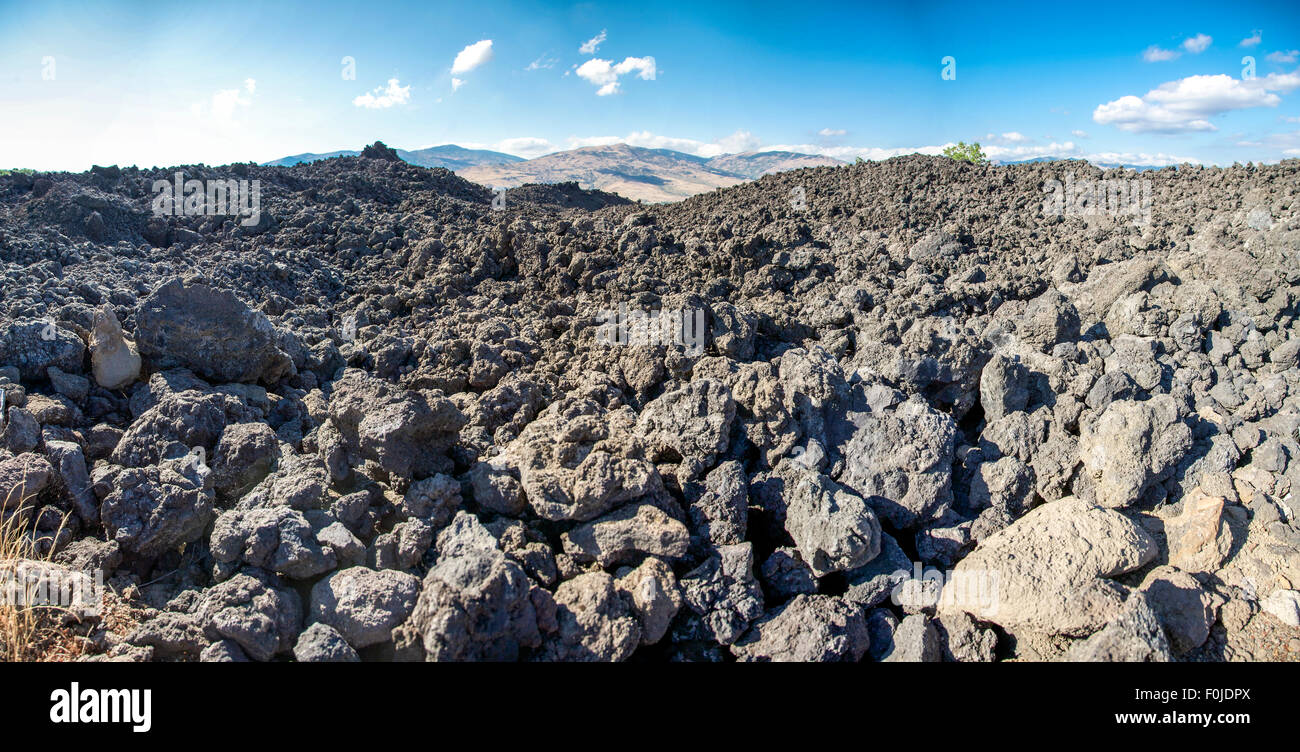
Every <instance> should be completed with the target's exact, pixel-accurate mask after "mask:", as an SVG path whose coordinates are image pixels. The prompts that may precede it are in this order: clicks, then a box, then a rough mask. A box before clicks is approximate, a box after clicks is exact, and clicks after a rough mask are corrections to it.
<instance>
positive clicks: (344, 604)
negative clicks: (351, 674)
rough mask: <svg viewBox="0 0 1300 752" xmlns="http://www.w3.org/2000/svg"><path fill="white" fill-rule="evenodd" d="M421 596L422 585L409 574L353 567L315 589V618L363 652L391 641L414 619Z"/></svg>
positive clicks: (313, 593)
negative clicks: (413, 612)
mask: <svg viewBox="0 0 1300 752" xmlns="http://www.w3.org/2000/svg"><path fill="white" fill-rule="evenodd" d="M419 592H420V581H419V580H418V579H417V578H415V577H414V576H412V575H409V574H406V573H405V572H397V571H394V570H391V569H385V570H378V571H377V570H373V569H367V568H365V567H351V568H350V569H344V570H340V571H338V572H335V573H334V574H332V575H330V576H329V577H326V578H325V579H323V580H321V581H320V582H318V583H316V584H315V586H313V587H312V589H311V616H312V620H313V621H317V622H321V623H323V624H327V625H329V626H331V627H333V628H334V629H336V630H338V632H339V634H341V635H343V638H344V639H345V640H347V641H348V644H349V645H351V646H352V647H354V648H357V649H361V648H365V647H369V646H371V645H378V644H381V643H385V642H388V641H389V640H391V639H392V632H393V628H394V627H396V626H398V625H399V624H401V623H402V622H404V621H406V618H407V617H408V616H410V615H411V611H412V610H413V609H414V608H415V602H416V596H417V595H418V594H419Z"/></svg>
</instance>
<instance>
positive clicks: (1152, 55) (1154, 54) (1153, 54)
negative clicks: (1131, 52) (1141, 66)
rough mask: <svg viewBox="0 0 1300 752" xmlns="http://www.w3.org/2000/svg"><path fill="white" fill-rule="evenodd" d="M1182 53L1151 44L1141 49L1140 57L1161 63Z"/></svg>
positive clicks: (1150, 61)
mask: <svg viewBox="0 0 1300 752" xmlns="http://www.w3.org/2000/svg"><path fill="white" fill-rule="evenodd" d="M1182 54H1183V53H1181V52H1174V51H1173V50H1162V49H1160V48H1159V47H1157V46H1155V45H1154V44H1153V45H1151V46H1150V47H1148V48H1146V49H1145V50H1143V52H1142V59H1143V60H1145V61H1147V62H1148V63H1163V62H1164V61H1166V60H1175V59H1177V58H1178V57H1179V56H1180V55H1182Z"/></svg>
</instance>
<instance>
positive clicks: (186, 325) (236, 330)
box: [136, 279, 294, 384]
mask: <svg viewBox="0 0 1300 752" xmlns="http://www.w3.org/2000/svg"><path fill="white" fill-rule="evenodd" d="M278 341H279V337H278V334H277V332H276V330H275V327H273V326H271V322H270V321H269V320H268V319H267V318H266V316H264V315H263V314H261V313H259V312H257V311H254V310H251V309H250V308H249V307H248V306H246V305H244V303H243V301H241V300H240V299H239V298H237V297H236V296H235V295H234V294H233V293H231V292H229V291H227V290H215V289H213V288H211V287H209V286H208V285H207V284H205V283H202V282H195V283H192V284H186V283H184V282H182V281H181V280H180V279H172V280H171V281H169V282H167V283H165V284H163V285H161V286H159V287H158V288H157V289H156V290H154V291H153V293H152V294H151V295H149V297H148V298H145V300H144V301H143V302H141V303H140V308H139V310H138V311H137V312H136V345H137V346H138V347H139V350H140V354H141V355H142V356H144V357H145V358H146V359H148V360H149V361H150V362H151V363H152V364H153V365H154V367H155V368H159V369H163V368H175V367H177V366H183V367H185V368H189V369H190V370H192V371H194V373H196V374H198V375H199V376H202V377H204V378H209V379H212V380H214V381H217V382H227V381H246V382H257V381H261V382H264V383H266V384H274V383H276V382H278V381H280V380H281V379H283V378H285V377H287V376H290V375H292V374H293V372H294V367H293V361H292V360H291V359H290V358H289V356H288V355H287V354H286V353H285V352H284V351H283V350H281V349H280V347H279V344H278Z"/></svg>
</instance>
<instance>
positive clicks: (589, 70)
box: [574, 57, 656, 97]
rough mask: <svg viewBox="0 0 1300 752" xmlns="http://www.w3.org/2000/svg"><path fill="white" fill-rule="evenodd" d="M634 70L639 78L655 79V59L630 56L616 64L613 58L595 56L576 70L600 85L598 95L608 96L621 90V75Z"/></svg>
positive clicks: (580, 75)
mask: <svg viewBox="0 0 1300 752" xmlns="http://www.w3.org/2000/svg"><path fill="white" fill-rule="evenodd" d="M633 71H635V72H636V74H637V78H640V79H643V80H645V81H653V80H655V74H656V70H655V59H654V58H653V57H629V58H624V60H623V62H621V63H618V64H617V65H615V64H614V61H612V60H602V59H601V58H598V57H594V58H592V59H590V60H588V61H587V62H585V63H583V64H582V65H580V66H578V68H577V70H576V71H574V72H575V73H577V74H578V77H579V78H582V79H583V80H584V81H587V82H588V83H591V84H594V85H595V86H598V87H600V88H599V89H597V90H596V95H597V96H601V97H607V96H609V95H610V94H617V93H618V92H619V81H618V79H619V76H625V75H627V74H629V73H632V72H633Z"/></svg>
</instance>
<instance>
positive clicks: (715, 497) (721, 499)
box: [688, 460, 749, 546]
mask: <svg viewBox="0 0 1300 752" xmlns="http://www.w3.org/2000/svg"><path fill="white" fill-rule="evenodd" d="M703 486H704V488H703V490H702V491H701V492H700V494H699V497H698V498H696V499H695V500H694V501H692V502H691V505H690V509H689V510H688V513H689V515H690V521H691V532H692V534H693V535H695V536H698V537H699V539H700V541H701V542H704V541H707V542H708V544H710V545H713V546H726V545H732V544H735V543H740V542H742V541H744V540H745V534H746V532H747V530H748V524H749V479H748V478H747V477H746V476H745V469H744V466H743V465H741V464H740V463H739V462H736V461H734V460H731V461H728V462H723V463H721V464H720V465H718V466H717V467H716V468H714V469H713V470H711V471H710V472H709V474H708V475H706V476H705V477H704V483H703Z"/></svg>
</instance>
